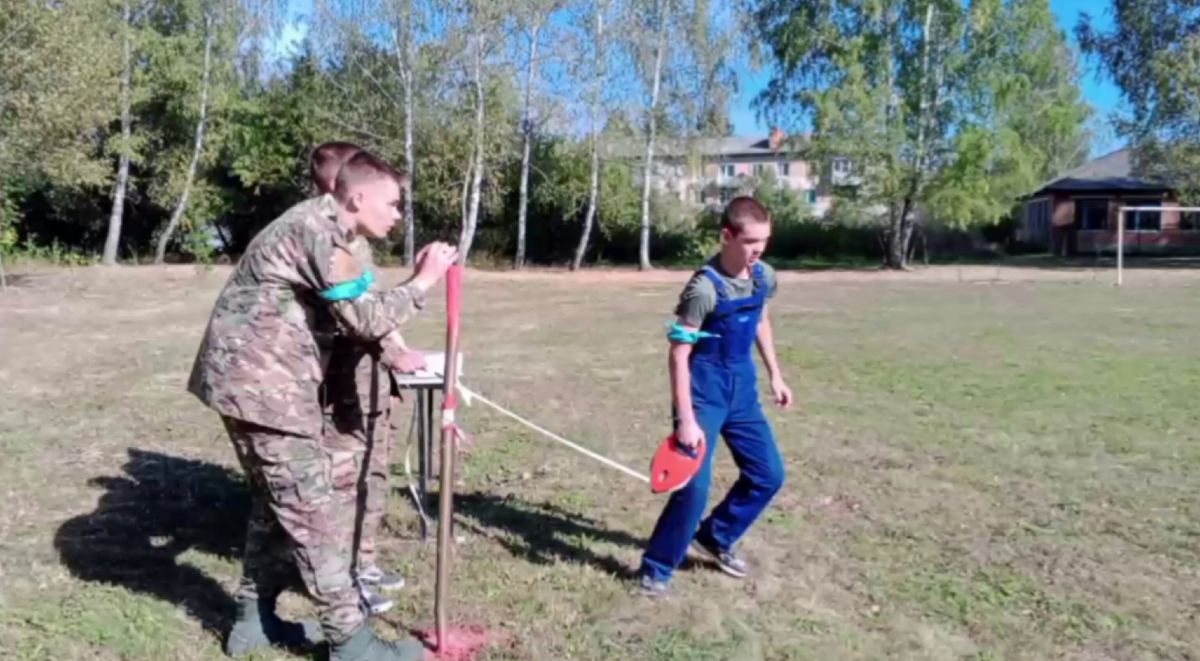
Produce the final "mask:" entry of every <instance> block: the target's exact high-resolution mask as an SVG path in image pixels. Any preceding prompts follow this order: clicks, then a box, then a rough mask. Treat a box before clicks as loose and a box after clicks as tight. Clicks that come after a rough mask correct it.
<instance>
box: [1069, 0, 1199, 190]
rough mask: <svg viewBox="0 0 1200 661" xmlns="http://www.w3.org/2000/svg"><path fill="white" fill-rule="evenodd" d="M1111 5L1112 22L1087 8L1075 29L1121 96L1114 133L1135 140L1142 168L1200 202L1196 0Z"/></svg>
mask: <svg viewBox="0 0 1200 661" xmlns="http://www.w3.org/2000/svg"><path fill="white" fill-rule="evenodd" d="M1111 13H1112V19H1113V20H1112V27H1111V28H1109V29H1105V28H1102V27H1100V26H1099V25H1097V23H1096V22H1095V21H1094V20H1093V19H1092V17H1091V16H1089V15H1088V14H1086V13H1085V14H1084V15H1083V17H1082V18H1081V19H1080V22H1079V25H1078V26H1077V28H1076V33H1077V35H1078V37H1079V43H1080V46H1081V47H1082V48H1083V50H1084V52H1085V53H1086V54H1087V55H1088V56H1090V57H1092V58H1095V59H1096V60H1097V61H1099V62H1100V64H1101V65H1102V66H1103V68H1104V70H1105V71H1106V72H1107V73H1108V74H1109V75H1111V76H1112V78H1113V80H1114V81H1116V84H1117V87H1119V88H1120V90H1121V94H1122V97H1123V98H1124V100H1125V102H1126V107H1127V108H1128V112H1126V113H1124V114H1122V115H1117V116H1115V117H1114V120H1115V125H1116V129H1117V133H1118V134H1120V135H1122V136H1124V137H1126V138H1128V139H1129V140H1130V142H1131V144H1132V145H1133V146H1134V147H1135V148H1136V149H1135V151H1134V154H1135V158H1134V165H1135V168H1136V170H1137V171H1138V172H1139V173H1140V174H1142V175H1143V176H1148V177H1155V178H1161V179H1163V180H1166V181H1169V182H1170V183H1172V184H1173V185H1175V186H1176V187H1178V188H1179V190H1180V193H1181V195H1182V197H1183V199H1184V201H1185V202H1187V203H1192V204H1196V203H1200V2H1196V0H1113V2H1112V4H1111Z"/></svg>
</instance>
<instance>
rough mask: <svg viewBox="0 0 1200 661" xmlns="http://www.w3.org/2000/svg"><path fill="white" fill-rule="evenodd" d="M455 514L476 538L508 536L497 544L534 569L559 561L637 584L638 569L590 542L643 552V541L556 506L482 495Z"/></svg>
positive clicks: (458, 502)
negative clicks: (477, 536)
mask: <svg viewBox="0 0 1200 661" xmlns="http://www.w3.org/2000/svg"><path fill="white" fill-rule="evenodd" d="M454 500H455V509H456V510H457V512H458V513H460V514H462V515H463V516H464V517H466V518H467V519H468V520H466V521H463V522H460V523H459V524H458V525H465V526H466V527H467V528H468V529H470V530H472V531H473V532H476V533H481V534H488V533H495V532H502V533H506V535H504V536H500V537H498V538H497V541H498V542H499V543H500V544H501V545H502V546H503V547H504V548H505V549H507V550H508V552H509V553H512V554H513V555H514V556H516V557H519V558H524V559H526V560H529V561H530V562H533V563H535V564H551V563H554V562H555V561H556V560H567V561H575V562H582V563H586V564H589V565H592V566H593V567H596V568H597V569H600V570H601V571H605V572H608V573H609V574H612V575H614V576H617V577H618V578H632V577H633V575H634V572H633V568H631V567H630V566H629V565H628V564H626V563H622V562H621V561H619V560H617V559H616V558H614V557H613V556H611V555H607V554H599V553H596V552H595V551H592V550H591V549H589V548H588V547H587V546H586V543H587V542H586V541H585V540H590V541H603V542H609V543H613V544H618V545H621V546H628V547H632V548H641V547H642V546H643V545H644V542H643V540H640V539H638V538H636V537H633V536H631V535H629V534H627V533H624V532H621V531H618V530H611V529H609V528H607V527H604V526H603V524H601V523H600V522H599V521H596V520H594V519H589V518H587V517H584V516H580V515H579V514H575V513H572V512H569V511H567V510H564V509H562V508H561V507H558V506H557V505H554V504H551V503H546V502H543V503H530V502H526V501H523V500H519V499H516V498H512V497H508V498H505V497H502V496H496V495H493V494H485V493H480V492H475V493H469V494H462V495H460V496H458V497H456V498H455V499H454Z"/></svg>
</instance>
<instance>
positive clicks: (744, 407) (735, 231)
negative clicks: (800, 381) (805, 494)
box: [640, 197, 792, 596]
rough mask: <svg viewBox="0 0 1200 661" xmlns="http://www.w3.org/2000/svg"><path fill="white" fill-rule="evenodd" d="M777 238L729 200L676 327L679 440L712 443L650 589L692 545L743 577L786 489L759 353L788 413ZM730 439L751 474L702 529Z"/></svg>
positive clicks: (762, 215) (654, 546)
mask: <svg viewBox="0 0 1200 661" xmlns="http://www.w3.org/2000/svg"><path fill="white" fill-rule="evenodd" d="M770 237H771V216H770V214H769V213H768V212H767V210H766V208H765V207H763V205H762V204H761V203H759V202H758V201H757V200H755V199H754V198H751V197H738V198H735V199H733V200H731V201H730V202H729V204H728V205H727V206H726V207H725V211H724V213H723V214H722V216H721V252H720V253H719V254H718V255H717V256H715V257H713V258H712V259H711V260H709V262H708V263H707V264H705V266H704V267H702V268H701V269H700V270H699V271H697V272H696V274H695V275H694V276H693V277H692V279H691V280H690V281H689V282H688V284H687V286H686V287H685V288H684V290H683V294H682V295H681V296H680V300H679V305H678V307H677V308H676V315H677V316H678V319H677V320H676V321H675V322H674V323H673V324H672V325H671V330H670V331H669V333H668V336H667V337H668V339H669V340H670V342H671V349H670V368H671V399H672V404H673V405H674V412H675V433H676V437H677V439H678V442H679V443H680V444H681V445H683V446H685V447H688V448H695V447H696V446H697V445H698V444H699V442H700V439H704V442H705V450H706V451H705V456H704V462H703V464H701V467H700V470H699V472H697V473H696V475H695V477H693V478H692V480H691V481H690V482H689V483H688V484H687V486H685V487H684V488H682V489H680V490H679V491H676V492H675V493H673V494H671V498H670V500H669V501H668V502H667V506H666V508H664V509H663V512H662V514H661V515H660V516H659V519H658V523H657V524H656V525H655V527H654V533H653V534H652V535H651V537H650V541H649V543H648V544H647V546H646V550H645V553H644V554H643V556H642V565H641V570H640V588H641V590H642V592H643V593H644V594H646V595H648V596H661V595H664V594H665V593H666V590H667V585H668V582H669V581H670V579H671V575H672V573H673V572H674V571H675V568H676V567H678V566H679V564H680V563H681V562H683V559H684V557H685V556H686V555H687V551H688V546H689V545H691V546H692V548H694V549H695V550H696V551H698V552H699V553H701V554H703V555H704V556H706V557H708V558H710V559H711V560H713V561H714V562H715V563H716V564H717V566H718V567H719V568H720V569H721V570H722V571H724V572H725V573H726V574H729V575H731V576H734V577H737V578H742V577H745V576H746V574H747V573H748V570H747V566H746V562H745V561H744V560H743V559H742V558H740V557H738V555H737V554H735V553H734V551H733V546H734V544H736V543H737V541H738V539H740V538H741V537H742V535H743V534H744V533H745V532H746V530H747V529H749V527H750V525H751V524H752V523H754V521H755V519H757V518H758V516H759V514H761V513H762V511H763V510H764V509H765V508H766V506H767V503H769V502H770V500H771V498H772V497H773V496H774V495H775V494H776V493H777V492H778V491H779V488H780V487H781V486H782V485H783V459H782V457H780V454H779V448H778V446H776V444H775V437H774V434H773V433H772V431H771V427H770V425H769V424H768V423H767V419H766V416H765V415H764V414H763V409H762V405H761V404H759V401H758V383H757V378H756V369H755V365H754V358H753V356H752V354H751V351H750V350H751V348H752V347H754V346H755V345H757V346H758V351H759V355H760V356H761V357H762V360H763V363H764V365H765V366H766V368H767V372H768V374H769V375H770V379H771V394H772V397H773V398H774V400H775V403H776V404H778V405H779V406H781V407H787V406H789V405H790V404H791V402H792V392H791V390H790V389H789V388H788V386H787V384H786V383H785V382H784V380H783V375H782V373H781V372H780V370H779V363H778V361H777V360H776V357H775V340H774V336H773V333H772V329H771V319H770V316H769V315H768V311H767V299H768V298H770V297H771V296H772V295H774V293H775V271H774V270H773V269H772V268H771V267H770V266H768V265H767V264H765V263H763V262H760V261H759V257H761V256H762V253H763V250H765V249H766V246H767V240H768V239H769V238H770ZM718 434H719V435H721V436H723V437H724V438H725V443H726V444H727V445H728V446H729V449H730V451H731V452H732V454H733V460H734V462H736V463H737V465H738V468H739V469H740V471H741V475H740V476H739V478H738V480H737V482H736V483H735V484H734V485H733V487H732V488H731V489H730V490H729V493H728V494H726V496H725V499H724V500H722V501H721V503H720V504H719V505H717V506H716V508H714V509H713V511H712V513H711V514H709V516H708V518H707V519H705V520H704V521H703V522H701V520H700V519H701V517H702V515H703V514H704V509H705V506H706V504H707V501H708V487H709V484H710V482H711V481H712V460H713V453H714V451H715V450H716V447H717V443H716V440H717V436H718Z"/></svg>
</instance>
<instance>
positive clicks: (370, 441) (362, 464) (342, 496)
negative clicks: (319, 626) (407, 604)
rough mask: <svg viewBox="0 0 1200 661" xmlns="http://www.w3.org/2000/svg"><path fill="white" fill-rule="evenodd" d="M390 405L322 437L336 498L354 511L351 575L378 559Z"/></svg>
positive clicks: (388, 456)
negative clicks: (388, 407) (330, 466)
mask: <svg viewBox="0 0 1200 661" xmlns="http://www.w3.org/2000/svg"><path fill="white" fill-rule="evenodd" d="M392 404H393V406H392V407H391V409H389V410H383V411H372V412H370V413H367V414H366V415H364V416H363V417H362V419H361V421H360V422H358V424H352V425H340V427H341V429H340V430H336V429H335V430H330V432H329V433H326V435H325V438H324V439H323V444H324V448H325V450H326V451H327V452H328V454H329V456H330V459H331V461H332V470H333V485H334V491H335V492H336V493H337V498H338V499H339V500H340V501H341V502H343V503H345V506H346V507H348V508H351V509H352V511H353V512H354V513H355V514H354V519H355V520H354V535H353V541H354V567H353V571H354V573H355V575H357V574H358V573H359V572H360V571H363V570H369V569H371V568H373V567H375V565H376V562H377V561H378V543H377V538H378V535H379V530H380V528H381V527H382V524H383V515H384V512H385V511H386V510H387V496H388V490H389V488H390V487H389V484H388V476H389V473H390V472H391V452H392V435H393V430H392V429H391V427H390V426H389V413H390V410H394V408H395V400H393V402H392ZM360 425H361V426H360Z"/></svg>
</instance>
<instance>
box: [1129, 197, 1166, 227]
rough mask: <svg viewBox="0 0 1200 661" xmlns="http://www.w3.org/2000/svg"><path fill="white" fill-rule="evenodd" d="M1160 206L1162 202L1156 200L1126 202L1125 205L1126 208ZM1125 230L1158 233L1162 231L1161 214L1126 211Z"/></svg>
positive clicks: (1156, 212)
mask: <svg viewBox="0 0 1200 661" xmlns="http://www.w3.org/2000/svg"><path fill="white" fill-rule="evenodd" d="M1161 204H1162V200H1156V199H1141V200H1134V199H1131V200H1128V201H1127V202H1126V203H1125V206H1127V207H1156V206H1159V205H1161ZM1125 229H1126V230H1128V231H1130V232H1158V231H1160V230H1162V212H1161V211H1158V210H1154V211H1138V210H1127V211H1126V212H1125Z"/></svg>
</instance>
